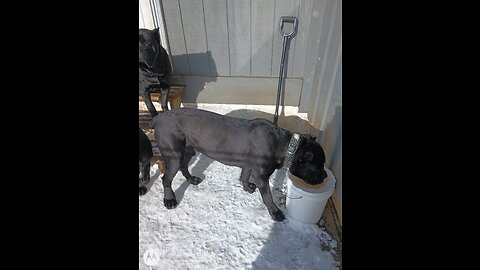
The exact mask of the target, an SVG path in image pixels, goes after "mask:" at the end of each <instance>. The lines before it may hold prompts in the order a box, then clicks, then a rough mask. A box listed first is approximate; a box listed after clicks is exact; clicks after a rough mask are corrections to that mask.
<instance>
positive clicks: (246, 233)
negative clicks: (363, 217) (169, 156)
mask: <svg viewBox="0 0 480 270" xmlns="http://www.w3.org/2000/svg"><path fill="white" fill-rule="evenodd" d="M190 171H191V172H192V175H195V176H199V177H200V178H202V179H204V180H203V182H202V183H200V184H199V185H198V186H193V185H190V184H188V183H187V182H186V180H185V178H184V177H183V175H182V174H181V173H180V172H178V173H177V175H176V176H175V178H174V180H173V184H172V187H173V189H174V190H175V194H176V197H177V200H178V201H179V205H178V206H177V208H175V209H172V210H168V209H166V208H165V207H164V206H163V186H162V183H161V178H160V177H159V171H158V167H156V165H154V167H152V172H151V174H152V175H153V178H152V179H155V178H157V177H158V179H157V181H155V182H154V184H153V186H152V188H151V190H150V191H149V192H148V193H147V194H146V195H144V196H142V197H140V198H139V239H140V240H139V268H140V269H275V270H277V269H288V270H290V269H322V270H329V269H339V268H338V265H339V264H338V262H335V260H334V258H333V256H332V254H333V253H334V250H335V248H336V242H335V240H334V239H333V238H332V237H331V236H330V235H329V234H328V233H327V232H326V231H324V230H323V229H320V228H319V227H317V226H316V225H314V224H312V225H310V224H303V223H300V222H297V221H295V220H292V219H291V218H289V217H288V215H286V216H287V219H286V220H284V221H283V222H275V221H273V220H272V219H271V217H270V215H269V214H268V211H267V208H266V206H265V205H264V204H263V202H262V199H261V196H260V194H259V192H258V189H257V190H256V191H255V193H253V194H249V193H247V192H245V191H244V190H243V188H242V186H241V184H240V181H239V177H240V172H241V169H240V168H237V167H231V166H226V165H223V164H221V163H219V162H216V161H213V160H211V159H209V158H208V157H206V156H203V155H201V154H200V155H197V156H195V157H194V158H193V159H192V162H191V165H190ZM285 177H286V170H283V169H282V170H278V171H276V172H275V173H274V174H273V175H272V177H271V178H270V183H271V185H272V186H274V187H275V190H277V191H276V192H275V193H274V200H275V202H276V204H277V206H280V209H281V210H282V211H283V212H284V213H286V211H285V207H284V205H281V204H280V201H279V197H280V194H281V192H282V190H283V189H284V186H285V185H284V181H285ZM147 250H149V251H150V252H151V253H149V254H156V255H158V256H159V257H155V258H156V260H155V261H153V264H156V266H153V267H151V266H148V265H147V264H145V262H144V253H145V252H146V251H147ZM147 261H148V260H147ZM150 262H151V261H150ZM157 262H158V264H157ZM150 264H152V263H150Z"/></svg>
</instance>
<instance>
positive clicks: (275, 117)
mask: <svg viewBox="0 0 480 270" xmlns="http://www.w3.org/2000/svg"><path fill="white" fill-rule="evenodd" d="M287 42H288V36H284V37H283V49H282V59H281V61H280V73H279V74H278V88H277V103H276V105H275V114H274V115H273V123H274V124H275V125H276V124H277V121H278V107H279V105H280V95H281V93H282V89H283V84H284V82H285V76H284V73H285V72H284V70H285V54H286V53H287Z"/></svg>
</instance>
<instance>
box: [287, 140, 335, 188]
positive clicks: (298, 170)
mask: <svg viewBox="0 0 480 270" xmlns="http://www.w3.org/2000/svg"><path fill="white" fill-rule="evenodd" d="M324 165H325V152H324V151H323V149H322V147H321V146H320V145H319V144H318V143H317V142H315V138H313V137H308V136H307V137H304V138H303V139H302V140H301V141H300V145H299V146H298V149H297V151H296V152H295V155H294V157H293V161H292V165H291V166H290V172H291V173H292V174H293V175H295V176H297V177H299V178H301V179H302V180H304V181H305V182H306V183H307V184H310V185H317V184H321V183H322V182H323V180H325V178H327V172H326V171H325V169H324Z"/></svg>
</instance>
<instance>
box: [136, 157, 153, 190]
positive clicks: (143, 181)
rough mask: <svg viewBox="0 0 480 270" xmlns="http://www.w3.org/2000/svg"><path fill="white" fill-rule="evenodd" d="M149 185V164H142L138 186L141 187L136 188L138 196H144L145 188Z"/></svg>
mask: <svg viewBox="0 0 480 270" xmlns="http://www.w3.org/2000/svg"><path fill="white" fill-rule="evenodd" d="M148 183H150V162H148V163H147V164H142V172H141V178H140V185H141V187H139V188H138V195H139V196H142V195H145V194H146V193H147V191H148V189H147V188H146V187H145V186H146V185H148Z"/></svg>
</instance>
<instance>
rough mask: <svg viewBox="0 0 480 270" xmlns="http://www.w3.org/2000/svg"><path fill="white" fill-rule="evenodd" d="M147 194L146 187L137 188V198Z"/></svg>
mask: <svg viewBox="0 0 480 270" xmlns="http://www.w3.org/2000/svg"><path fill="white" fill-rule="evenodd" d="M146 193H147V188H146V187H139V188H138V196H143V195H145V194H146Z"/></svg>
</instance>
